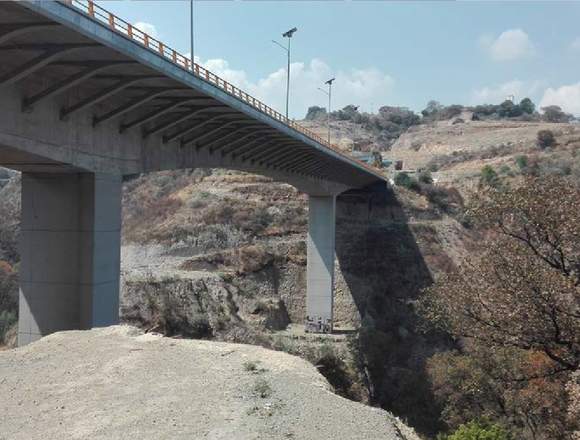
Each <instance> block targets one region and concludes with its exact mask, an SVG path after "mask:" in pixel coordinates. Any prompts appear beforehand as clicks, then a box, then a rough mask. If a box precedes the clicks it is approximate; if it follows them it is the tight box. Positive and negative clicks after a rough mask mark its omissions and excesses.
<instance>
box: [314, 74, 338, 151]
mask: <svg viewBox="0 0 580 440" xmlns="http://www.w3.org/2000/svg"><path fill="white" fill-rule="evenodd" d="M335 79H336V78H331V79H329V80H328V81H326V82H325V83H324V84H328V92H327V91H326V90H323V89H321V88H320V87H318V90H320V91H321V92H322V93H324V94H326V95H328V121H327V123H328V143H329V144H330V105H331V103H332V83H333V82H334V80H335Z"/></svg>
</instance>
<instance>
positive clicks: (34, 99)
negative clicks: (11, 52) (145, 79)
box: [22, 61, 137, 111]
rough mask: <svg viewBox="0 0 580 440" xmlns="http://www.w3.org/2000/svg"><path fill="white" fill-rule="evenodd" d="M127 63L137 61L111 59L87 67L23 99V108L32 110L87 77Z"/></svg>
mask: <svg viewBox="0 0 580 440" xmlns="http://www.w3.org/2000/svg"><path fill="white" fill-rule="evenodd" d="M127 64H137V63H134V62H124V61H109V62H98V63H95V64H93V65H91V66H89V67H87V68H85V69H84V70H82V71H80V72H78V73H76V74H75V75H72V76H69V77H67V78H65V79H63V80H61V81H59V82H57V83H56V84H54V85H52V86H50V87H48V88H46V89H44V90H43V91H42V92H39V93H37V94H35V95H33V96H31V97H29V98H25V99H24V100H23V101H22V110H23V111H30V110H32V107H33V106H34V105H36V104H38V103H39V102H42V101H44V100H46V99H48V98H51V97H53V96H58V95H60V94H61V93H64V92H65V91H67V90H68V89H70V88H72V87H74V86H77V85H79V84H81V83H83V82H84V81H86V80H87V79H90V78H92V77H93V76H95V75H97V74H98V73H99V72H102V71H103V70H106V69H109V68H111V67H116V66H119V65H127Z"/></svg>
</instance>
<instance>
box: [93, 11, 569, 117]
mask: <svg viewBox="0 0 580 440" xmlns="http://www.w3.org/2000/svg"><path fill="white" fill-rule="evenodd" d="M100 4H101V5H102V6H104V7H105V8H107V9H109V10H111V11H112V12H115V13H116V14H117V15H119V16H120V17H121V18H124V19H126V20H127V21H129V22H131V23H134V24H137V23H138V24H139V26H140V27H142V28H143V29H144V30H146V31H148V32H149V33H151V34H154V36H157V37H158V38H159V39H161V40H162V41H164V42H166V43H167V44H169V45H171V46H172V47H174V48H175V49H177V50H179V51H181V52H182V53H184V54H186V53H189V1H170V0H165V1H153V0H148V1H124V2H121V1H101V2H100ZM579 22H580V2H557V1H544V2H539V1H536V2H523V1H521V2H509V3H508V2H491V1H480V2H451V1H449V2H435V1H423V2H420V1H416V2H413V1H400V2H396V1H380V0H378V1H377V0H375V1H360V0H353V1H346V0H345V1H330V0H319V1H306V0H295V1H266V0H252V1H216V0H205V1H202V0H197V1H196V2H195V41H196V49H195V55H196V57H199V58H200V61H201V63H202V64H204V65H206V66H207V67H209V68H210V70H212V71H214V73H216V74H218V75H221V76H223V77H225V78H226V79H228V80H230V81H231V82H233V83H234V84H236V85H238V86H240V87H241V88H242V89H244V90H246V91H248V92H250V93H252V94H254V95H256V96H257V97H259V98H261V99H263V100H264V101H265V102H266V103H268V104H270V105H271V106H273V107H274V108H276V109H279V110H283V109H284V105H285V104H284V103H285V87H286V79H285V78H286V71H285V69H286V55H285V52H284V51H283V50H282V49H281V48H279V47H278V46H276V45H274V44H273V43H272V42H271V40H272V39H276V40H278V41H280V42H282V43H285V41H284V39H283V38H282V36H281V33H282V32H284V31H286V30H288V29H290V28H292V27H294V26H296V27H298V32H297V33H296V34H295V36H294V38H293V40H292V62H293V65H292V68H291V71H292V75H291V81H292V84H291V103H290V113H291V116H293V117H296V118H302V117H303V116H304V114H305V111H306V109H307V107H308V106H310V105H321V106H326V103H327V98H326V96H325V95H324V94H323V93H322V92H320V91H318V90H317V87H320V86H323V83H324V81H325V80H327V79H328V78H330V77H336V78H337V80H336V82H335V84H334V88H333V97H334V98H333V108H338V107H343V106H345V105H347V104H351V103H352V104H356V105H361V106H362V108H363V110H365V111H369V110H371V109H372V110H374V111H376V109H377V108H378V107H379V106H381V105H402V106H407V107H410V108H412V109H414V110H421V109H423V108H424V107H425V104H426V103H427V101H429V100H430V99H436V100H439V101H441V102H442V103H444V104H453V103H460V104H476V103H499V102H501V101H503V99H504V98H505V97H506V96H508V95H512V94H513V95H515V96H516V99H517V100H519V99H521V98H523V97H525V96H529V97H531V98H532V99H533V100H534V102H536V103H537V104H541V105H546V104H558V105H560V106H562V107H563V108H564V109H565V110H567V111H569V112H572V113H574V114H576V115H580V26H579V25H578V23H579Z"/></svg>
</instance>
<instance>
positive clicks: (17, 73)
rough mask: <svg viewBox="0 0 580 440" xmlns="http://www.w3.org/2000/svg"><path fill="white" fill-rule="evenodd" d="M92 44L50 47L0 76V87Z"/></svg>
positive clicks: (92, 45)
mask: <svg viewBox="0 0 580 440" xmlns="http://www.w3.org/2000/svg"><path fill="white" fill-rule="evenodd" d="M94 46H95V45H94V44H64V45H58V46H55V47H53V48H50V49H48V50H47V51H45V52H44V53H42V54H41V55H39V56H37V57H35V58H33V59H32V60H30V61H28V62H27V63H25V64H23V65H22V66H18V67H17V68H16V69H14V70H12V71H11V72H9V73H7V74H6V75H4V76H3V77H2V78H0V87H1V86H6V85H9V84H12V83H15V82H16V81H19V80H21V79H23V78H26V77H27V76H28V75H32V74H33V73H34V72H36V71H37V70H40V69H42V68H43V67H44V66H46V65H47V64H50V63H51V62H52V61H54V60H56V59H57V58H60V57H62V56H64V55H66V54H69V53H71V52H75V51H77V50H79V49H84V48H87V47H94Z"/></svg>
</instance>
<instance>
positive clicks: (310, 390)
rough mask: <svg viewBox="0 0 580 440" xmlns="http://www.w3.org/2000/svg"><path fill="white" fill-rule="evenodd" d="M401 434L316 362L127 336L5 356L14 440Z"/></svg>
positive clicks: (59, 342) (3, 403)
mask: <svg viewBox="0 0 580 440" xmlns="http://www.w3.org/2000/svg"><path fill="white" fill-rule="evenodd" d="M398 423H399V422H398V421H396V420H395V419H394V418H393V417H392V416H391V415H390V414H388V413H387V412H385V411H382V410H379V409H375V408H370V407H367V406H364V405H362V404H358V403H355V402H351V401H349V400H345V399H343V398H341V397H339V396H337V395H335V394H333V393H332V392H331V391H330V388H329V385H328V383H327V382H326V380H325V379H324V378H323V377H322V376H321V375H320V374H319V373H318V371H317V370H316V369H315V368H314V367H313V366H312V365H310V364H308V363H307V362H306V361H304V360H302V359H300V358H298V357H295V356H290V355H287V354H285V353H280V352H274V351H270V350H266V349H263V348H261V347H255V346H250V345H236V344H226V343H219V342H210V341H197V340H178V339H169V338H163V337H161V336H157V335H151V334H142V333H141V332H140V331H139V330H136V329H134V328H132V327H128V326H115V327H109V328H105V329H98V330H91V331H84V332H81V331H73V332H62V333H56V334H53V335H51V336H48V337H45V338H43V339H42V340H40V341H38V342H36V343H34V344H30V345H28V346H25V347H22V348H19V349H15V350H8V351H4V352H0V439H2V440H8V439H10V440H18V439H23V440H24V439H25V440H34V439H43V440H49V439H93V440H98V439H107V440H114V439H123V440H127V439H155V440H159V439H171V440H174V439H188V440H192V439H212V440H218V439H223V440H250V439H252V440H258V439H276V440H278V439H280V440H282V439H284V440H288V439H296V440H298V439H299V440H309V439H313V440H314V439H317V440H319V439H331V440H342V439H344V440H357V439H360V440H363V439H364V440H375V439H376V440H379V439H380V440H395V439H405V438H406V437H404V436H402V435H401V434H400V430H399V428H397V427H396V426H395V425H396V424H398ZM403 429H404V427H403ZM407 438H413V439H414V438H415V437H414V436H413V437H407Z"/></svg>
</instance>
